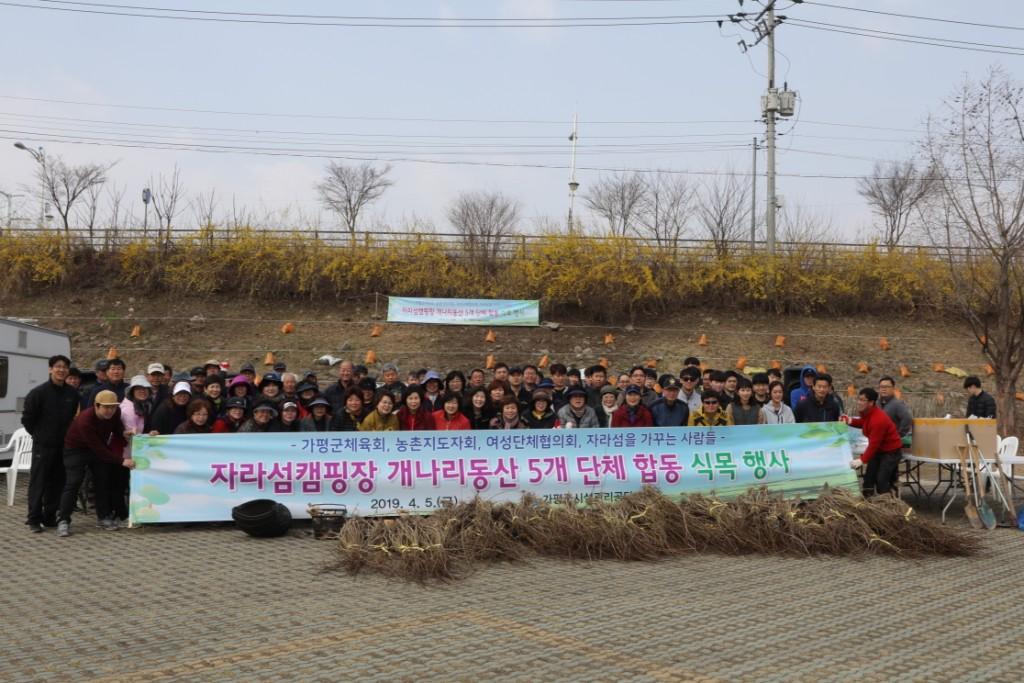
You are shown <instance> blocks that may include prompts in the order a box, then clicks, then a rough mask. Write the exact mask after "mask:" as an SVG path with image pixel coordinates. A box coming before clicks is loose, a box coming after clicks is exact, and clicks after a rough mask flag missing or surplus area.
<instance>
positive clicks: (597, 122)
mask: <svg viewBox="0 0 1024 683" xmlns="http://www.w3.org/2000/svg"><path fill="white" fill-rule="evenodd" d="M0 4H2V3H0ZM0 99H5V100H19V101H24V102H45V103H48V104H70V105H75V106H81V107H108V108H111V109H135V110H143V111H168V112H178V113H188V114H217V115H225V116H254V117H266V118H295V119H327V120H332V119H333V120H340V121H398V122H408V123H473V124H530V125H552V126H555V125H557V126H561V127H563V128H564V127H566V126H568V125H569V119H568V118H566V119H473V118H437V117H425V116H414V117H409V116H366V115H363V116H345V115H340V114H302V113H281V112H252V111H231V110H223V109H198V108H189V107H161V106H155V105H145V104H120V103H106V102H86V101H82V100H63V99H52V98H43V97H23V96H18V95H0ZM711 123H715V124H717V123H755V121H754V120H753V119H705V120H682V121H678V120H676V121H671V120H663V121H657V120H649V121H602V120H595V121H588V122H587V125H591V126H593V125H643V126H647V125H696V124H711Z"/></svg>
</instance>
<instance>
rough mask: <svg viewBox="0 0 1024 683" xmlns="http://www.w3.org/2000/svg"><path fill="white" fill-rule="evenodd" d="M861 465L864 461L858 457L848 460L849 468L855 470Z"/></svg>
mask: <svg viewBox="0 0 1024 683" xmlns="http://www.w3.org/2000/svg"><path fill="white" fill-rule="evenodd" d="M862 465H864V461H863V460H861V459H860V458H854V459H853V460H851V461H850V469H851V470H855V469H857V468H858V467H861V466H862Z"/></svg>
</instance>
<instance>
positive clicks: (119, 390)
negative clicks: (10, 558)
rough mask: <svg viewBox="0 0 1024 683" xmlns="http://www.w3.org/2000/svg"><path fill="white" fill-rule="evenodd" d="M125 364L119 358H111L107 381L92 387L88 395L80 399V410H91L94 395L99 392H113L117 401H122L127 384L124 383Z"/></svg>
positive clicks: (94, 400) (94, 398)
mask: <svg viewBox="0 0 1024 683" xmlns="http://www.w3.org/2000/svg"><path fill="white" fill-rule="evenodd" d="M124 374H125V364H124V361H123V360H121V359H120V358H113V359H111V360H110V361H109V362H108V364H107V379H106V381H103V382H99V383H98V384H96V385H94V386H93V388H92V391H90V392H89V395H88V396H86V397H85V398H84V399H82V403H81V406H82V410H87V409H89V408H92V406H93V403H95V402H96V395H97V394H99V393H100V392H101V391H113V392H114V393H115V394H116V395H117V400H118V401H123V400H124V392H125V390H126V389H127V388H128V384H127V383H126V382H125V381H124Z"/></svg>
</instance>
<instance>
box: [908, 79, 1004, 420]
mask: <svg viewBox="0 0 1024 683" xmlns="http://www.w3.org/2000/svg"><path fill="white" fill-rule="evenodd" d="M1022 116H1024V88H1022V87H1021V85H1020V84H1019V83H1017V82H1015V81H1013V80H1011V78H1010V77H1009V76H1008V75H1007V74H1006V73H1005V72H1004V71H1002V70H1000V69H993V70H992V71H990V73H989V74H988V76H987V77H986V78H985V80H984V81H981V82H974V81H971V80H970V79H965V80H964V82H963V84H962V85H961V86H960V87H959V88H958V89H957V90H956V92H955V93H954V94H953V95H952V96H950V97H949V98H947V99H946V100H945V101H944V102H943V107H942V110H941V113H940V114H938V115H935V116H933V117H931V118H930V119H929V122H928V134H927V138H926V140H925V144H924V148H925V151H926V152H927V154H928V157H929V160H930V162H931V164H932V166H933V167H934V169H935V171H934V177H935V179H936V180H935V182H936V184H937V186H938V188H937V192H936V193H935V194H934V196H933V197H931V198H930V201H929V203H930V206H929V209H930V210H929V212H928V213H927V215H928V216H929V218H930V220H929V221H928V222H927V223H926V226H927V229H928V231H929V236H930V237H931V239H932V241H933V242H934V243H936V244H938V245H940V246H942V247H944V248H945V251H946V256H947V260H948V264H949V272H950V276H951V278H952V282H953V286H952V288H951V293H952V295H953V297H954V298H955V301H956V302H957V310H958V312H959V313H960V315H961V316H962V317H963V318H964V320H966V322H967V324H968V325H969V326H970V328H971V330H972V331H973V333H974V335H975V337H976V338H977V339H978V341H979V342H980V343H981V348H982V351H983V352H984V354H985V355H986V356H987V357H988V359H989V360H990V362H991V364H992V367H993V368H994V369H995V383H996V391H995V399H996V404H997V415H998V420H999V432H1000V433H1001V434H1014V433H1015V432H1016V429H1015V427H1016V419H1015V414H1014V409H1015V406H1014V395H1015V391H1016V386H1017V382H1018V380H1019V378H1020V373H1021V369H1022V366H1024V127H1022V122H1021V117H1022ZM964 244H967V245H969V247H968V250H966V251H965V249H964V247H963V246H961V245H964Z"/></svg>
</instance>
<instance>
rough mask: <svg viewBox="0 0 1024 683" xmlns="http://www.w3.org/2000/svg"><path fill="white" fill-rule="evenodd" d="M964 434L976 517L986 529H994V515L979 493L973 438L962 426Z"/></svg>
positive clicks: (969, 431) (965, 426)
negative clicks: (965, 435) (976, 512)
mask: <svg viewBox="0 0 1024 683" xmlns="http://www.w3.org/2000/svg"><path fill="white" fill-rule="evenodd" d="M964 432H965V433H966V434H967V459H968V460H969V461H970V473H969V474H970V476H971V477H972V478H973V481H972V482H971V488H973V489H974V505H975V507H976V508H977V510H978V516H979V517H980V518H981V523H982V525H984V527H985V528H986V529H995V528H996V514H995V513H994V512H992V508H990V507H989V506H988V501H986V500H985V495H984V493H982V492H980V491H979V490H978V489H979V486H978V465H979V464H980V463H978V462H975V460H974V450H973V449H972V448H971V445H972V444H973V442H974V437H972V436H971V429H970V427H968V426H967V425H964Z"/></svg>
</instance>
